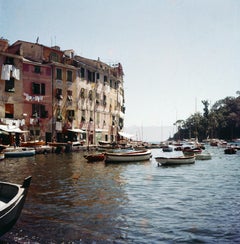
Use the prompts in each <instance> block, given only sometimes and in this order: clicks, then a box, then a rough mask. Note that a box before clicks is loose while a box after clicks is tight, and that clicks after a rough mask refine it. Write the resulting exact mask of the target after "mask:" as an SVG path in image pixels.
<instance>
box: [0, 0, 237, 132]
mask: <svg viewBox="0 0 240 244" xmlns="http://www.w3.org/2000/svg"><path fill="white" fill-rule="evenodd" d="M239 27H240V1H239V0H121V1H119V0H118V1H116V0H39V1H32V0H21V1H19V0H8V1H6V0H0V37H3V38H6V39H8V40H9V42H10V44H13V43H14V42H15V41H17V40H24V41H29V42H35V41H36V39H37V38H38V37H39V43H40V44H43V45H46V46H54V45H58V46H60V48H61V50H67V49H73V50H74V51H75V53H76V54H77V55H81V56H83V57H86V58H90V59H98V57H99V58H100V60H101V61H103V62H105V63H107V64H114V63H118V62H120V63H121V64H122V66H123V69H124V74H125V76H124V89H125V105H126V113H125V127H137V128H138V127H139V128H144V127H152V128H156V127H162V128H163V127H166V126H172V125H173V124H174V123H175V122H176V121H177V120H185V119H187V118H188V117H189V116H191V115H192V114H194V113H195V112H201V113H202V112H203V106H202V103H201V101H202V100H209V101H210V104H211V105H213V104H214V103H215V102H216V101H218V100H220V99H223V98H225V97H227V96H236V92H237V91H239V90H240V68H239V67H240V31H239V30H240V28H239ZM140 130H142V129H140ZM159 133H160V132H159V130H158V136H159ZM161 133H162V132H161ZM166 133H167V134H169V129H168V131H167V132H166ZM155 134H157V133H155Z"/></svg>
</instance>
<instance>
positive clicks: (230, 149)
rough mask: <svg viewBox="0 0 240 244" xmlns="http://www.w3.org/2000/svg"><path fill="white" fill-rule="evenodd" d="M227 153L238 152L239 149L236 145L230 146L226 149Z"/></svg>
mask: <svg viewBox="0 0 240 244" xmlns="http://www.w3.org/2000/svg"><path fill="white" fill-rule="evenodd" d="M224 153H225V154H236V153H237V150H236V149H235V148H234V147H228V148H226V149H225V150H224Z"/></svg>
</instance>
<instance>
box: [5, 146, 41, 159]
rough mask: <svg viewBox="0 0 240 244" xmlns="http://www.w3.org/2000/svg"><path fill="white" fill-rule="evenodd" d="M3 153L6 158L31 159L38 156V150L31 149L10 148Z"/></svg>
mask: <svg viewBox="0 0 240 244" xmlns="http://www.w3.org/2000/svg"><path fill="white" fill-rule="evenodd" d="M3 152H4V154H5V157H6V158H14V157H29V156H34V155H35V154H36V150H35V149H34V148H31V147H15V148H14V147H8V148H6V149H4V150H3Z"/></svg>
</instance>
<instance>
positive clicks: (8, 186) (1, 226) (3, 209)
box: [0, 176, 32, 236]
mask: <svg viewBox="0 0 240 244" xmlns="http://www.w3.org/2000/svg"><path fill="white" fill-rule="evenodd" d="M31 179H32V177H31V176H29V177H27V178H26V179H25V180H24V182H23V184H22V185H18V184H13V183H9V182H2V181H0V236H2V235H4V234H5V233H6V232H8V231H9V230H10V229H11V228H12V227H13V225H14V224H15V223H16V221H17V220H18V218H19V216H20V214H21V211H22V208H23V205H24V202H25V199H26V196H27V192H28V188H29V186H30V184H31Z"/></svg>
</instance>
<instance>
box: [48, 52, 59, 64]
mask: <svg viewBox="0 0 240 244" xmlns="http://www.w3.org/2000/svg"><path fill="white" fill-rule="evenodd" d="M50 60H51V61H55V62H58V61H59V57H58V55H57V53H54V52H52V53H51V54H50Z"/></svg>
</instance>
